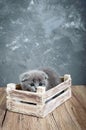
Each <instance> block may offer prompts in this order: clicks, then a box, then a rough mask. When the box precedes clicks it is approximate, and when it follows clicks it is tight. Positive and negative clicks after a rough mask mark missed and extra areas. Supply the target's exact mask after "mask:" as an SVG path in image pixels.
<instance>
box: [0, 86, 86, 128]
mask: <svg viewBox="0 0 86 130" xmlns="http://www.w3.org/2000/svg"><path fill="white" fill-rule="evenodd" d="M15 129H16V130H86V86H73V87H72V98H70V99H69V100H67V101H66V102H65V103H63V104H62V105H61V106H59V107H58V108H56V109H55V110H54V111H53V112H52V113H50V114H48V116H46V117H45V118H43V119H42V118H37V117H33V116H27V115H24V114H18V113H14V112H10V111H8V110H6V92H5V88H0V130H15Z"/></svg>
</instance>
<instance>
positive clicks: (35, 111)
mask: <svg viewBox="0 0 86 130" xmlns="http://www.w3.org/2000/svg"><path fill="white" fill-rule="evenodd" d="M7 109H8V110H10V111H13V112H18V113H23V114H27V115H33V116H37V117H40V116H41V113H40V112H39V111H40V109H41V106H37V105H33V104H26V103H21V102H18V101H17V102H15V101H14V100H12V99H8V100H7Z"/></svg>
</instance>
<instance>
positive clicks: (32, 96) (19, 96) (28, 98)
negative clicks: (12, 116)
mask: <svg viewBox="0 0 86 130" xmlns="http://www.w3.org/2000/svg"><path fill="white" fill-rule="evenodd" d="M8 95H9V96H8V97H7V98H12V99H15V100H18V101H24V102H31V103H41V102H42V96H41V94H37V93H31V92H26V91H22V90H21V91H20V90H11V91H9V94H8Z"/></svg>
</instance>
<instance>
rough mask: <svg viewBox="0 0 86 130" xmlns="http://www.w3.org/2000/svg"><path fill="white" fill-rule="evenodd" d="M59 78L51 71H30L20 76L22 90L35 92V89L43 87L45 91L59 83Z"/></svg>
mask: <svg viewBox="0 0 86 130" xmlns="http://www.w3.org/2000/svg"><path fill="white" fill-rule="evenodd" d="M60 82H61V81H60V78H59V76H58V75H57V74H56V73H55V72H54V71H53V70H51V69H49V68H48V69H47V68H46V69H41V70H39V69H38V70H30V71H27V72H25V73H23V74H21V75H20V83H21V87H22V89H23V90H27V91H32V92H36V90H37V87H39V86H43V87H44V86H45V87H46V90H48V89H50V88H52V87H55V86H56V85H58V84H59V83H60Z"/></svg>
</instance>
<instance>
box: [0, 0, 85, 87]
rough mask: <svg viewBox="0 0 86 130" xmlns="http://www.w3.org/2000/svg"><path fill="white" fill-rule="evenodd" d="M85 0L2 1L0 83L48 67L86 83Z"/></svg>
mask: <svg viewBox="0 0 86 130" xmlns="http://www.w3.org/2000/svg"><path fill="white" fill-rule="evenodd" d="M85 7H86V0H0V86H6V84H7V83H9V82H15V83H18V82H19V79H18V76H19V74H20V73H22V72H24V71H26V70H28V69H33V68H37V67H40V66H49V67H53V68H54V69H56V71H57V72H59V73H60V74H61V75H63V74H65V73H69V74H71V75H72V79H73V84H86V56H85V55H86V21H85V20H86V19H85V18H86V9H85Z"/></svg>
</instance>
